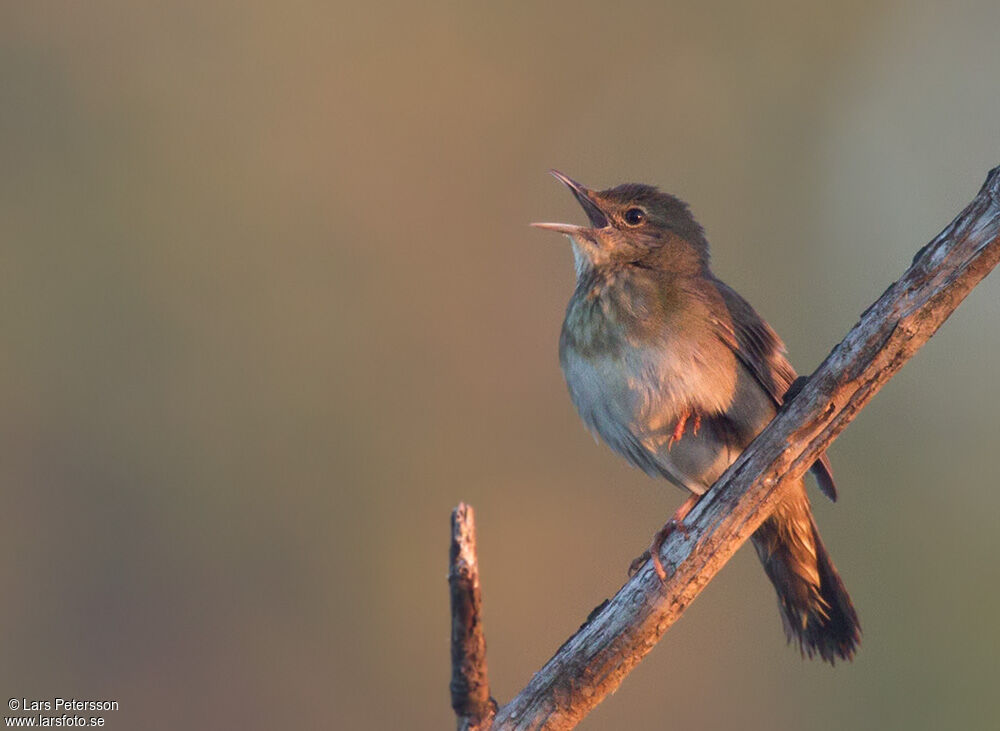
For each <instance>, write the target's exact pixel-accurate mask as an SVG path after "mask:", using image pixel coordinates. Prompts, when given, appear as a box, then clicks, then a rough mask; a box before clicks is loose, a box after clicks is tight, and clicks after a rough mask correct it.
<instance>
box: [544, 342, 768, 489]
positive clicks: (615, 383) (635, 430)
mask: <svg viewBox="0 0 1000 731" xmlns="http://www.w3.org/2000/svg"><path fill="white" fill-rule="evenodd" d="M719 345H720V346H721V347H717V348H713V347H707V348H705V347H703V348H700V349H695V348H693V347H689V348H687V349H685V348H684V347H683V344H682V345H681V347H679V348H673V349H671V350H669V351H666V350H664V349H663V348H659V349H656V350H653V349H649V348H636V347H626V348H621V349H615V350H616V352H620V353H627V355H624V356H622V357H621V358H611V357H609V356H607V355H598V356H596V357H593V356H590V357H584V356H582V355H580V354H579V353H578V352H577V351H576V350H575V349H574V348H572V347H567V348H565V350H564V351H563V354H562V356H563V357H562V361H563V372H564V375H565V376H566V382H567V385H568V386H569V391H570V396H571V398H572V400H573V403H574V405H575V406H576V408H577V410H578V411H579V412H580V416H581V417H582V418H583V421H584V423H585V424H586V425H587V426H588V427H589V428H590V429H591V430H592V431H593V432H595V433H597V434H598V435H600V437H601V438H602V439H603V440H604V441H605V442H606V443H607V444H608V445H609V446H610V447H611V448H612V449H614V450H615V451H616V452H618V453H619V454H621V455H622V456H624V457H625V458H626V459H627V460H629V461H630V462H631V463H632V464H634V465H635V466H637V467H639V468H640V469H642V470H644V471H645V472H647V473H649V474H650V475H654V476H662V477H666V478H667V479H668V480H670V481H671V482H673V483H674V484H676V485H678V486H679V487H683V488H686V489H688V490H690V491H691V492H694V493H696V494H701V493H703V492H705V490H707V489H708V488H709V487H710V486H711V485H712V483H713V482H714V481H715V480H716V478H718V476H719V475H721V474H722V472H724V471H725V469H726V467H728V466H729V465H730V464H731V463H732V462H733V460H735V459H736V457H737V456H738V455H739V453H740V451H742V449H743V447H744V446H745V442H746V441H749V439H748V438H746V435H745V434H743V432H746V431H747V428H746V427H747V426H749V425H743V424H735V425H734V424H733V423H732V421H731V419H730V415H729V412H730V410H731V406H732V404H733V402H734V397H735V396H736V394H737V391H740V392H742V391H745V390H746V389H747V387H748V386H751V384H748V383H747V382H746V380H745V379H742V378H738V374H739V373H740V371H741V370H742V368H741V367H740V366H739V365H738V363H737V361H736V359H735V357H734V356H733V354H732V351H731V350H729V349H728V348H726V347H725V346H724V345H723V344H722V343H721V342H720V343H719ZM752 388H753V389H755V390H756V391H758V392H759V391H760V390H759V387H756V385H755V384H752ZM740 395H741V397H744V398H741V399H740V400H739V403H740V405H741V409H740V411H743V409H742V407H743V405H744V403H747V404H748V405H750V407H751V408H750V411H751V412H756V411H758V410H759V411H761V412H762V413H761V414H760V417H766V418H763V419H762V420H761V419H758V418H757V415H756V414H753V413H750V414H747V415H748V416H751V417H752V421H754V422H756V421H758V420H761V421H762V423H761V425H763V424H764V423H766V421H767V419H769V418H770V416H769V415H766V414H765V413H763V412H766V411H767V410H768V409H769V408H771V407H769V405H768V404H766V403H763V402H762V403H759V404H758V403H756V402H757V401H758V400H760V399H756V398H755V395H754V394H753V393H751V394H749V396H750V401H749V402H747V401H746V399H745V396H746V395H747V394H743V393H741V394H740ZM760 395H761V396H762V395H763V393H762V392H760ZM771 413H773V409H771ZM685 416H687V423H686V428H685V429H684V432H683V434H682V435H681V437H680V438H679V439H675V438H674V437H675V436H676V430H677V426H678V422H679V420H680V419H682V418H684V417H685ZM741 420H742V419H741ZM699 422H700V423H699ZM696 424H697V426H698V431H697V433H695V426H696ZM753 433H756V432H755V431H753ZM752 435H753V434H750V435H749V438H752Z"/></svg>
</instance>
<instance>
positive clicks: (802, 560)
mask: <svg viewBox="0 0 1000 731" xmlns="http://www.w3.org/2000/svg"><path fill="white" fill-rule="evenodd" d="M554 174H555V175H556V177H558V178H559V179H560V180H561V181H562V182H563V183H565V184H566V185H567V186H568V187H569V188H570V190H571V191H572V192H573V194H574V195H575V196H576V198H577V200H578V201H579V202H580V204H581V205H582V206H583V208H584V211H585V212H586V213H587V217H588V218H589V219H590V223H591V225H590V226H589V227H585V226H573V225H569V224H535V225H537V226H540V227H542V228H548V229H551V230H555V231H558V232H560V233H563V234H565V235H567V236H568V237H569V238H570V241H571V242H572V244H573V253H574V259H575V263H576V272H577V285H576V289H575V291H574V293H573V297H572V298H571V299H570V302H569V305H568V307H567V310H566V319H565V321H564V323H563V330H562V335H561V337H560V347H559V352H560V361H561V363H562V367H563V372H564V374H565V376H566V383H567V385H568V387H569V391H570V396H571V398H572V400H573V403H574V404H575V406H576V407H577V410H578V411H579V412H580V415H581V417H582V418H583V420H584V422H585V423H586V424H587V426H588V427H589V428H590V429H591V430H593V431H594V432H596V433H597V434H599V435H600V436H601V438H602V439H603V440H604V441H605V442H606V443H607V444H608V445H609V446H610V447H611V448H612V449H614V450H615V451H616V452H618V453H619V454H621V455H622V456H624V457H625V458H626V459H627V460H628V461H630V462H631V463H632V464H634V465H636V466H637V467H639V468H640V469H643V470H645V471H646V472H648V473H649V474H651V475H654V476H661V477H665V478H666V479H668V480H669V481H671V482H673V483H674V484H676V485H678V486H679V487H683V488H685V489H687V490H690V491H691V492H692V493H693V494H694V495H695V496H698V495H701V494H703V493H704V492H705V491H706V490H707V489H708V488H709V487H710V486H711V485H712V483H714V482H715V480H716V479H717V478H718V477H719V476H720V475H721V474H722V472H724V471H725V469H726V468H727V467H728V466H729V465H730V464H732V462H733V461H734V460H735V459H736V457H737V456H738V455H739V453H740V452H741V451H742V450H743V449H744V448H745V447H746V446H747V445H748V444H749V443H750V442H751V441H752V440H753V438H754V437H755V436H756V435H757V434H758V433H759V432H760V431H761V429H763V428H764V426H766V425H767V423H768V422H769V421H770V420H771V419H772V418H773V417H774V415H775V413H776V412H777V409H778V407H779V406H780V405H781V403H782V399H783V397H784V395H785V393H786V392H787V391H788V389H789V387H790V386H791V385H792V383H793V381H794V380H795V377H796V375H795V371H794V369H793V368H792V366H791V364H790V363H789V362H788V360H787V359H786V358H785V355H784V345H783V344H782V342H781V340H780V339H779V338H778V336H777V334H775V332H774V331H773V330H772V329H771V328H770V327H769V326H768V325H767V323H766V322H764V320H763V319H762V318H761V317H760V316H759V315H758V314H757V313H756V312H755V311H754V309H753V308H752V307H751V306H750V305H749V304H748V303H747V302H746V301H745V300H744V299H743V298H742V297H740V295H739V294H737V293H736V292H735V291H734V290H733V289H731V288H730V287H728V286H727V285H726V284H724V283H723V282H721V281H719V280H718V279H716V278H715V276H714V275H713V274H712V272H711V270H710V268H709V255H708V242H707V241H706V239H705V236H704V232H703V231H702V229H701V227H700V226H699V225H698V223H697V222H696V221H695V219H694V218H693V217H692V216H691V213H690V212H689V210H688V208H687V206H686V205H685V204H684V203H683V202H681V201H680V200H678V199H677V198H675V197H673V196H671V195H667V194H664V193H661V192H660V191H658V190H657V189H656V188H653V187H651V186H647V185H640V184H635V183H630V184H627V185H622V186H618V187H617V188H611V189H609V190H605V191H600V192H595V191H590V190H588V189H586V188H584V187H583V186H581V185H580V184H578V183H576V182H574V181H572V180H570V179H569V178H567V177H566V176H564V175H562V174H561V173H554ZM812 471H813V473H814V475H815V476H816V478H817V482H818V484H819V487H820V489H821V490H822V491H823V493H824V494H826V495H827V496H828V497H830V498H831V499H836V487H835V485H834V482H833V476H832V473H831V471H830V465H829V462H828V460H827V459H826V456H825V455H824V456H823V457H821V458H820V459H819V460H818V461H817V462H816V464H814V465H813V468H812ZM690 505H691V503H690V502H687V503H685V505H684V506H683V507H682V510H681V511H680V513H679V514H678V516H676V519H677V521H680V520H682V519H683V514H686V509H688V508H689V507H690ZM682 513H683V514H682ZM670 526H671V524H670V523H668V525H667V526H665V528H664V530H663V531H661V532H660V533H659V534H657V539H654V545H653V547H652V548H653V549H655V550H653V555H652V558H653V562H654V565H655V567H656V568H657V571H658V572H661V571H662V567H661V566H660V564H659V559H658V556H657V551H658V548H659V542H662V541H661V539H662V537H663V535H665V532H666V531H669V529H670ZM753 543H754V547H755V548H756V549H757V554H758V556H759V557H760V560H761V563H762V564H763V565H764V570H765V572H766V573H767V575H768V577H769V578H770V579H771V582H772V583H773V584H774V587H775V589H776V591H777V593H778V604H779V607H780V610H781V617H782V622H783V624H784V627H785V632H786V634H787V636H788V637H789V639H790V640H792V639H794V640H795V641H797V643H798V645H799V647H800V649H801V650H802V652H803V654H805V655H808V656H809V657H813V656H815V655H818V656H819V657H821V658H822V659H824V660H827V661H829V662H831V663H832V662H834V660H835V659H837V658H841V659H850V658H851V657H852V656H853V654H854V652H855V650H856V648H857V646H858V643H859V641H860V633H861V630H860V624H859V623H858V618H857V615H856V613H855V611H854V608H853V606H852V605H851V600H850V597H849V596H848V594H847V591H846V589H845V588H844V585H843V582H842V581H841V580H840V576H839V575H838V574H837V570H836V569H835V568H834V566H833V563H832V562H831V560H830V557H829V555H828V554H827V552H826V549H825V547H824V546H823V542H822V541H821V540H820V537H819V533H818V531H817V529H816V524H815V521H814V520H813V517H812V511H811V509H810V506H809V500H808V498H807V496H806V492H805V487H804V484H803V483H801V482H800V483H799V484H798V485H797V486H796V487H795V489H794V491H793V492H792V494H791V495H790V496H789V497H788V498H786V499H785V500H784V501H783V502H782V503H781V504H780V505H779V506H778V507H777V509H775V511H774V513H773V514H772V515H771V516H770V517H769V518H768V519H767V520H766V521H765V522H764V523H763V525H761V527H760V528H759V529H758V530H757V532H756V533H754V535H753ZM661 576H662V574H661Z"/></svg>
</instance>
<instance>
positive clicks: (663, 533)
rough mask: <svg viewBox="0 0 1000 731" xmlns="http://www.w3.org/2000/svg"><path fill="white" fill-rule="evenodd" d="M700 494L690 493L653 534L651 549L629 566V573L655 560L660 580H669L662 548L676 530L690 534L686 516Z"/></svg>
mask: <svg viewBox="0 0 1000 731" xmlns="http://www.w3.org/2000/svg"><path fill="white" fill-rule="evenodd" d="M700 497H701V496H700V495H694V494H692V495H690V496H689V497H688V499H687V500H685V501H684V502H683V503H682V504H681V506H680V507H679V508H677V512H676V513H674V515H673V517H672V518H671V519H670V520H668V521H667V522H666V523H664V524H663V527H662V528H660V530H658V531H656V533H655V535H653V541H652V543H650V544H649V550H648V551H643V553H642V555H641V556H639V557H638V558H637V559H635V560H634V561H633V562H632V563H631V564H630V565H629V567H628V575H629V576H630V577H631V576H635V574H636V572H637V571H638V570H639V569H641V568H642V567H643V565H644V564H645V563H646V562H647V561H652V562H653V569H654V570H655V571H656V575H657V576H659V577H660V581H661V582H663V581H666V580H667V572H666V570H665V569H664V568H663V562H662V561H660V549H661V548H663V542H664V541H666V540H667V538H668V537H669V536H670V534H671V533H673V532H674V531H680V532H681V533H683V534H684V537H685V538H687V537H689V536H690V533H689V531H688V527H687V526H686V525H684V518H686V517H687V514H688V513H690V512H691V508H693V507H694V506H695V504H696V503H697V502H698V500H699V498H700Z"/></svg>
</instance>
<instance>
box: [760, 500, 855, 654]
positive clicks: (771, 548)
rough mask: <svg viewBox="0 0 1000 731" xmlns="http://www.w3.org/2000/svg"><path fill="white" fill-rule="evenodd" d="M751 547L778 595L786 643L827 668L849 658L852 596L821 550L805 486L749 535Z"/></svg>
mask: <svg viewBox="0 0 1000 731" xmlns="http://www.w3.org/2000/svg"><path fill="white" fill-rule="evenodd" d="M753 544H754V548H756V549H757V555H758V556H759V557H760V561H761V563H762V564H764V571H765V572H767V575H768V577H769V578H770V579H771V583H773V584H774V588H775V589H776V590H777V592H778V607H779V609H780V610H781V620H782V622H783V623H784V625H785V635H786V636H787V637H788V640H789V642H791V641H792V639H795V640H796V641H797V642H798V645H799V649H800V650H801V651H802V654H803V655H808V656H809V657H813V656H814V655H819V656H820V657H821V658H823V659H824V660H826V661H827V662H829V663H830V664H831V665H832V664H833V663H834V661H835V660H836V659H837V658H840V659H842V660H850V659H851V658H852V657H854V652H855V650H857V648H858V644H859V643H860V642H861V624H860V623H859V622H858V615H857V613H856V612H855V611H854V605H853V604H851V597H850V596H848V594H847V589H846V588H844V582H843V581H841V580H840V574H838V573H837V569H836V568H834V566H833V561H831V560H830V555H829V554H828V553H827V552H826V548H825V547H824V546H823V541H822V540H821V539H820V537H819V531H818V530H817V528H816V523H815V521H814V520H813V517H812V510H811V509H810V508H809V498H807V497H806V492H805V487H804V486H800V488H799V489H798V490H796V491H795V492H794V493H793V494H792V496H791V497H788V498H786V499H785V501H784V502H782V503H781V505H779V506H778V507H777V509H776V510H775V511H774V512H773V513H772V514H771V517H769V518H768V519H767V520H766V521H765V522H764V523H763V524H762V525H761V526H760V528H758V529H757V532H756V533H754V534H753Z"/></svg>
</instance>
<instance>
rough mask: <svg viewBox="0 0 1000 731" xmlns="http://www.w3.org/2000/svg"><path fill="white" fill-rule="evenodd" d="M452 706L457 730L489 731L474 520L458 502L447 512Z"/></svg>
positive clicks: (490, 703)
mask: <svg viewBox="0 0 1000 731" xmlns="http://www.w3.org/2000/svg"><path fill="white" fill-rule="evenodd" d="M449 559H450V560H449V567H450V568H449V571H448V584H449V585H450V587H451V707H452V708H453V709H455V715H456V716H458V729H459V731H479V729H488V728H489V727H490V723H491V722H492V720H493V716H494V714H495V713H496V702H495V701H494V700H493V699H492V698H490V683H489V678H488V677H487V673H486V636H485V635H484V634H483V622H482V616H481V614H482V594H481V592H480V589H479V561H478V559H477V556H476V516H475V513H474V512H473V510H472V507H471V506H469V505H466V504H465V503H459V505H458V507H457V508H455V509H454V510H453V511H452V512H451V550H450V551H449Z"/></svg>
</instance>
